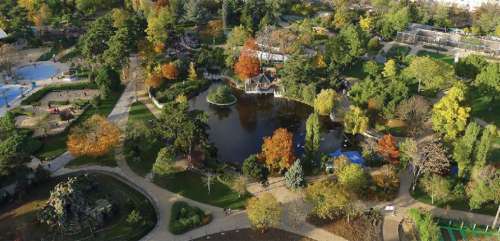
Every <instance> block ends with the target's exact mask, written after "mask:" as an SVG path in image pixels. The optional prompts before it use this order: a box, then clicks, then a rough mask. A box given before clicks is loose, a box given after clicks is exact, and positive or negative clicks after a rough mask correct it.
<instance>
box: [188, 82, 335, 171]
mask: <svg viewBox="0 0 500 241" xmlns="http://www.w3.org/2000/svg"><path fill="white" fill-rule="evenodd" d="M219 84H221V83H218V84H213V85H212V86H211V87H210V88H209V90H207V91H205V92H203V93H201V94H200V95H198V96H197V97H194V98H193V99H191V100H190V107H191V108H192V109H198V110H203V111H206V112H207V114H208V116H209V119H208V125H209V126H210V130H209V131H208V133H209V135H210V141H212V142H213V143H214V144H215V146H216V147H217V149H218V156H219V160H221V161H226V162H233V163H242V162H243V160H245V158H247V157H248V156H249V155H251V154H254V153H257V152H259V151H260V147H261V145H262V139H263V138H264V137H265V136H270V135H272V133H273V132H274V130H275V129H277V128H280V127H284V128H287V129H288V130H289V131H292V132H293V133H294V145H295V147H296V152H297V154H298V155H300V154H301V153H302V152H303V145H304V137H305V121H306V119H307V117H308V116H309V114H310V113H311V112H312V109H311V108H310V107H309V106H306V105H304V104H302V103H299V102H295V101H288V100H285V99H279V98H274V97H273V96H272V95H246V94H244V93H242V92H241V91H239V90H233V93H234V95H235V96H236V97H237V98H238V102H237V103H236V104H235V105H232V106H230V107H218V106H215V105H211V104H209V103H207V101H206V97H207V95H208V92H209V91H210V90H211V89H213V88H216V86H217V85H219ZM322 123H323V127H324V130H322V133H323V138H322V140H323V141H322V144H321V149H322V151H333V150H335V149H336V148H338V147H339V146H340V142H341V139H342V132H341V128H340V127H339V126H338V125H335V124H333V123H332V122H331V121H330V120H329V119H328V118H325V119H323V120H322Z"/></svg>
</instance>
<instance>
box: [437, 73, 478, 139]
mask: <svg viewBox="0 0 500 241" xmlns="http://www.w3.org/2000/svg"><path fill="white" fill-rule="evenodd" d="M465 91H466V86H465V85H464V84H463V83H461V82H457V83H456V84H455V85H454V86H453V87H452V88H451V89H449V90H448V92H447V93H446V95H445V96H444V97H443V98H441V100H439V101H438V102H437V103H436V104H435V105H434V107H433V108H432V127H433V129H434V130H435V131H436V132H438V133H441V134H444V136H445V138H446V139H447V140H452V139H454V138H456V136H457V135H458V134H459V133H460V132H462V131H463V130H464V129H465V126H466V125H467V119H468V118H469V112H470V108H469V107H465V106H463V102H464V100H465Z"/></svg>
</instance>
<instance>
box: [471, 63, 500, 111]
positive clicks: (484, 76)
mask: <svg viewBox="0 0 500 241" xmlns="http://www.w3.org/2000/svg"><path fill="white" fill-rule="evenodd" d="M474 85H476V86H477V87H478V88H479V90H480V91H481V92H482V93H483V94H485V95H487V96H488V97H490V98H491V99H490V104H492V103H495V101H496V100H497V95H498V94H500V63H491V64H489V65H487V66H486V67H485V68H484V69H483V70H482V71H481V72H480V73H479V74H478V75H477V76H476V79H475V80H474Z"/></svg>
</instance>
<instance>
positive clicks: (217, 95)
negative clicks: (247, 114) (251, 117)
mask: <svg viewBox="0 0 500 241" xmlns="http://www.w3.org/2000/svg"><path fill="white" fill-rule="evenodd" d="M237 101H238V99H237V98H236V96H234V95H233V94H232V93H231V89H229V87H227V86H225V85H220V86H218V87H217V88H215V89H212V90H210V92H209V93H208V95H207V102H208V103H210V104H213V105H218V106H230V105H234V104H236V102H237Z"/></svg>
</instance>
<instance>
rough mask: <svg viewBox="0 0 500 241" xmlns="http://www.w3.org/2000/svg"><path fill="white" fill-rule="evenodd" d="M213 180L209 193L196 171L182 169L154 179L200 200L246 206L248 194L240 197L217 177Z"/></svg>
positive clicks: (221, 204)
mask: <svg viewBox="0 0 500 241" xmlns="http://www.w3.org/2000/svg"><path fill="white" fill-rule="evenodd" d="M212 181H213V183H212V185H211V190H210V194H209V193H208V189H207V185H206V184H205V183H204V182H203V179H202V176H201V175H200V174H197V173H194V172H190V171H181V172H177V173H174V174H172V175H171V176H169V177H163V178H155V180H154V182H155V183H156V184H158V185H159V186H161V187H163V188H166V189H168V190H169V191H172V192H175V193H178V194H180V195H182V196H185V197H187V198H190V199H193V200H195V201H198V202H202V203H207V204H210V205H214V206H217V207H224V208H232V209H239V208H244V206H245V204H246V200H247V198H248V196H242V197H239V196H238V193H236V192H234V191H233V190H231V188H230V187H228V186H227V185H225V184H223V183H221V182H219V181H217V180H216V179H215V178H214V179H213V180H212Z"/></svg>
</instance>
